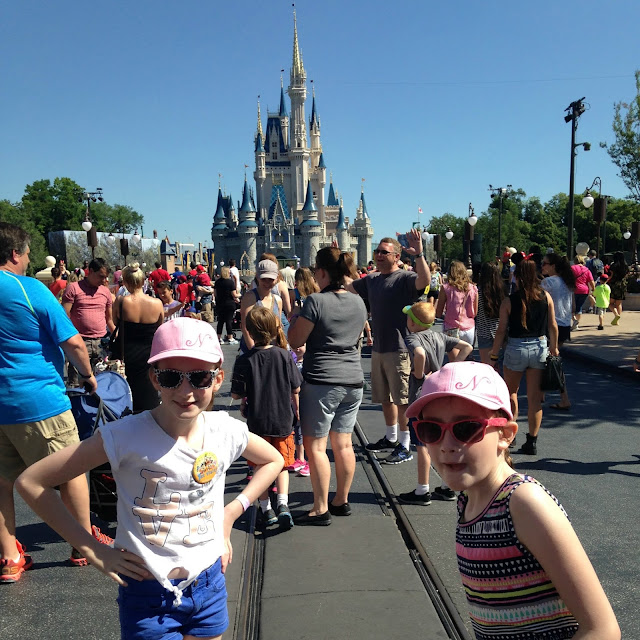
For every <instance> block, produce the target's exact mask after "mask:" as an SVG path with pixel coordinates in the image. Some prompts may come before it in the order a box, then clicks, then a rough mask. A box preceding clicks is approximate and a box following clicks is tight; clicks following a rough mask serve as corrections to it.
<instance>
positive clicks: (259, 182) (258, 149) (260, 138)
mask: <svg viewBox="0 0 640 640" xmlns="http://www.w3.org/2000/svg"><path fill="white" fill-rule="evenodd" d="M255 155H256V170H255V171H254V172H253V178H254V180H255V181H256V200H257V202H256V207H257V211H258V217H260V216H261V215H262V208H263V207H264V206H265V205H264V201H265V198H264V183H265V180H266V179H267V171H266V155H267V154H266V152H265V150H264V135H263V133H262V118H261V117H260V101H259V100H258V128H257V131H256V136H255Z"/></svg>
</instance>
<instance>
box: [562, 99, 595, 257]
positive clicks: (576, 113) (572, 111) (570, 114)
mask: <svg viewBox="0 0 640 640" xmlns="http://www.w3.org/2000/svg"><path fill="white" fill-rule="evenodd" d="M583 100H584V97H582V98H580V100H574V101H573V102H572V103H571V104H570V105H569V106H568V107H567V108H566V109H565V111H567V115H566V116H565V117H564V121H565V122H570V123H571V167H570V174H569V211H568V214H569V215H568V216H567V223H568V224H567V227H568V228H567V256H568V257H569V259H571V258H572V257H573V223H574V221H573V217H574V212H573V206H574V180H575V166H576V148H577V147H579V146H582V147H584V150H585V151H589V149H591V145H590V144H589V143H588V142H578V143H576V131H577V129H578V118H579V117H580V116H581V115H582V114H583V113H584V112H585V106H584V102H583Z"/></svg>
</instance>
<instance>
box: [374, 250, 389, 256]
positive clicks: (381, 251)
mask: <svg viewBox="0 0 640 640" xmlns="http://www.w3.org/2000/svg"><path fill="white" fill-rule="evenodd" d="M374 253H379V254H380V255H381V256H388V255H389V254H390V253H393V251H385V250H384V249H376V250H375V251H374Z"/></svg>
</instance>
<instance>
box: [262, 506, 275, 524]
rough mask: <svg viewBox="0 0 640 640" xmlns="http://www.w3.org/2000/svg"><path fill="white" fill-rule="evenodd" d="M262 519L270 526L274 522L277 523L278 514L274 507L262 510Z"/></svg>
mask: <svg viewBox="0 0 640 640" xmlns="http://www.w3.org/2000/svg"><path fill="white" fill-rule="evenodd" d="M262 521H263V522H264V524H265V525H266V526H267V527H270V526H271V525H272V524H276V523H277V522H278V516H277V515H276V512H275V511H274V510H273V509H267V510H266V511H263V512H262Z"/></svg>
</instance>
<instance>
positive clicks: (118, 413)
mask: <svg viewBox="0 0 640 640" xmlns="http://www.w3.org/2000/svg"><path fill="white" fill-rule="evenodd" d="M96 381H97V383H98V391H97V392H96V393H95V394H94V395H89V394H88V393H86V392H85V391H84V390H83V389H67V395H68V396H69V399H70V400H71V412H72V413H73V417H74V418H75V421H76V425H77V426H78V435H79V436H80V440H86V439H87V438H89V437H90V436H92V435H93V433H94V432H95V430H96V429H98V428H99V427H101V426H102V425H104V424H106V423H107V422H113V421H115V420H119V419H120V418H124V416H127V415H129V414H130V413H132V411H131V408H132V407H133V400H132V397H131V389H130V388H129V384H128V383H127V381H126V380H125V378H124V377H123V376H121V375H120V374H118V373H116V372H115V371H103V372H102V373H98V374H96ZM89 492H90V500H91V503H90V504H91V510H92V511H94V512H95V513H96V514H98V516H99V517H100V518H102V519H103V520H106V521H108V522H113V521H114V520H115V519H116V502H117V494H116V485H115V482H114V480H113V476H112V475H111V467H110V466H109V464H108V463H107V464H104V465H101V466H100V467H97V468H95V469H92V470H91V471H90V472H89Z"/></svg>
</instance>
